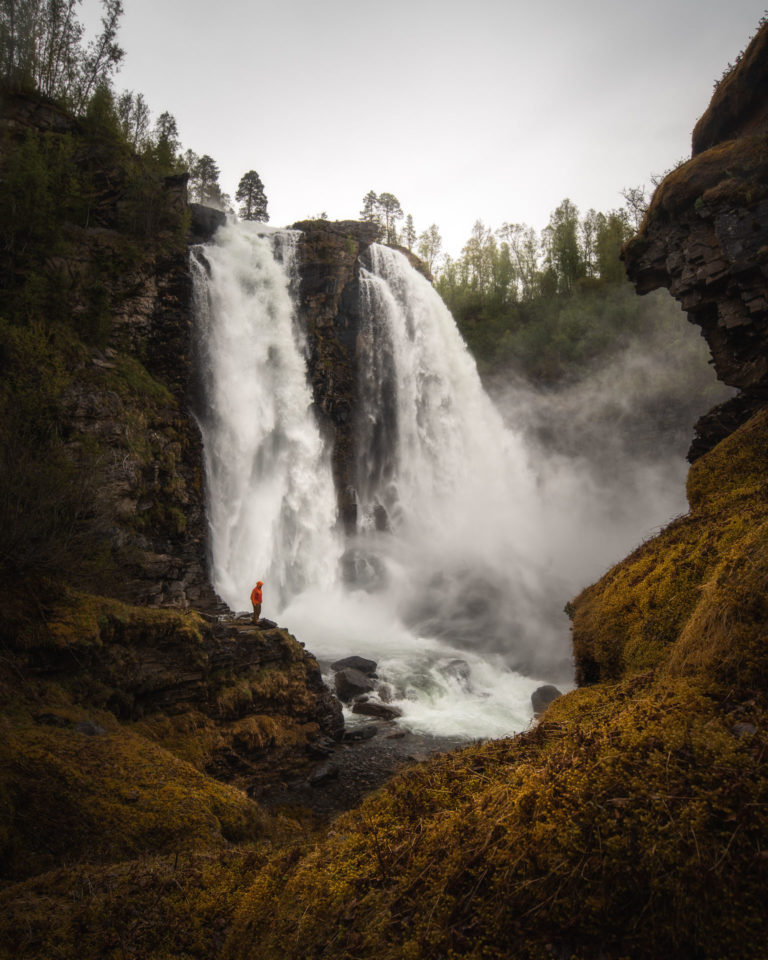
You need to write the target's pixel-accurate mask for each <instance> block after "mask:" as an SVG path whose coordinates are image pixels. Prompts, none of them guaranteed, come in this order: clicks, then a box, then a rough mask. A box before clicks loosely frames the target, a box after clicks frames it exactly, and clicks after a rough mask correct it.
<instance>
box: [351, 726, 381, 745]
mask: <svg viewBox="0 0 768 960" xmlns="http://www.w3.org/2000/svg"><path fill="white" fill-rule="evenodd" d="M378 732H379V728H378V727H377V726H376V724H375V723H366V724H365V725H361V726H359V727H350V728H349V729H348V730H345V731H344V736H343V737H342V740H343V741H344V742H345V743H355V742H357V741H358V740H370V739H371V738H372V737H375V736H376V734H377V733H378Z"/></svg>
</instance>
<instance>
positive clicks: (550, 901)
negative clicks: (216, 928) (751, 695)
mask: <svg viewBox="0 0 768 960" xmlns="http://www.w3.org/2000/svg"><path fill="white" fill-rule="evenodd" d="M751 716H752V719H753V721H754V722H755V724H756V725H757V726H758V728H759V729H760V730H764V729H765V726H764V724H765V721H766V719H768V717H766V715H765V711H764V710H762V709H757V708H755V710H754V712H753V714H752V715H751ZM732 724H733V720H732V717H731V716H730V715H729V714H728V712H727V711H724V710H723V709H722V708H720V707H719V706H718V705H717V704H716V703H715V702H713V701H712V700H710V699H708V698H707V697H705V696H702V695H701V694H700V693H699V692H698V691H697V690H696V688H695V687H693V686H691V685H689V684H687V683H685V682H681V681H675V682H667V683H665V684H663V685H662V684H658V683H657V684H652V683H650V682H649V681H648V680H647V679H646V680H644V681H633V682H626V683H624V684H622V685H620V686H617V687H612V688H604V687H603V688H594V689H588V690H580V691H577V692H576V693H574V694H572V695H570V696H568V697H565V698H563V699H562V700H559V701H557V702H556V704H554V705H553V707H552V708H550V711H549V713H548V715H547V718H546V720H545V722H543V723H542V724H541V726H540V727H539V728H538V729H537V730H536V731H534V732H532V733H530V734H526V735H524V736H521V737H518V738H516V739H514V740H511V741H503V742H498V743H491V744H486V745H484V746H481V747H472V748H470V749H468V750H466V751H463V752H460V753H457V754H454V755H451V756H448V757H444V758H442V759H440V760H438V761H435V762H433V763H431V764H428V765H423V766H421V767H419V768H417V769H414V770H410V771H409V772H407V773H405V774H402V775H400V776H399V777H398V778H396V779H395V780H394V781H393V782H392V783H391V784H390V785H389V786H388V787H387V788H386V789H385V790H383V791H382V792H381V793H379V794H378V795H377V796H375V797H373V798H371V799H370V800H368V801H366V802H365V803H364V804H363V805H362V806H361V808H360V809H359V810H358V811H355V812H353V813H350V814H348V815H346V816H345V817H343V818H342V819H341V820H339V821H337V823H336V824H335V825H334V827H333V828H332V830H331V833H330V835H329V837H328V839H327V840H326V841H325V842H323V843H321V844H318V845H316V846H314V847H312V848H310V849H308V850H307V851H305V854H304V856H303V857H302V858H301V859H300V860H299V861H298V862H295V856H289V857H285V856H280V857H278V858H276V859H275V860H274V861H273V863H272V864H271V865H270V867H269V868H268V869H266V870H264V871H263V872H262V873H261V874H260V875H259V876H258V877H257V878H256V880H255V882H254V885H253V887H252V889H251V890H250V892H249V893H248V895H247V896H246V897H245V898H244V900H243V903H242V905H241V908H240V910H239V912H238V916H237V921H236V924H235V928H234V931H233V933H232V935H231V937H230V939H229V941H228V944H227V948H226V949H225V951H224V957H226V958H227V960H245V958H250V957H252V956H253V955H255V952H256V951H257V950H258V953H257V955H258V956H259V957H260V958H263V960H272V958H278V957H279V958H281V960H289V958H299V957H302V958H307V960H308V958H314V957H318V958H319V957H324V958H345V960H352V958H359V957H369V956H370V957H373V956H375V957H377V958H381V960H395V958H397V960H400V958H403V957H411V958H414V960H416V958H418V960H428V958H438V957H439V958H444V957H459V956H461V957H467V958H478V960H479V958H481V957H483V958H487V957H495V958H502V957H503V958H508V957H510V956H515V957H519V958H529V957H530V958H533V957H547V956H551V955H552V954H553V953H554V954H555V955H565V956H571V957H579V958H585V960H586V958H591V957H595V956H598V955H601V956H604V957H629V956H632V957H639V956H690V957H692V956H697V957H721V958H730V957H733V958H737V957H738V958H741V957H744V956H755V957H757V956H760V955H762V954H761V953H760V951H761V950H762V949H763V938H764V937H765V934H766V932H768V923H767V922H766V918H765V914H764V911H763V908H762V897H763V893H762V891H763V884H764V882H765V877H764V870H761V869H760V868H759V864H760V863H762V859H761V850H762V844H763V842H764V836H765V832H764V831H765V828H766V826H768V810H767V808H766V806H765V802H766V793H767V792H768V774H767V773H766V771H765V769H764V767H763V766H762V765H761V764H760V762H759V758H760V756H761V751H762V750H764V749H765V746H766V739H765V735H764V733H760V734H757V735H755V736H753V737H751V738H742V739H739V738H738V737H737V736H735V735H734V734H733V733H732V731H731V726H732ZM756 867H757V869H756ZM257 945H258V946H257Z"/></svg>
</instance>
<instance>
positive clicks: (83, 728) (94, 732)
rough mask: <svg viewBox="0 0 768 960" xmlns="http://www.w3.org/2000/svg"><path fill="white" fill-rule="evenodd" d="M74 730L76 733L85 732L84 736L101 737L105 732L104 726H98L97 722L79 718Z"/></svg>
mask: <svg viewBox="0 0 768 960" xmlns="http://www.w3.org/2000/svg"><path fill="white" fill-rule="evenodd" d="M75 730H76V731H77V733H83V734H85V736H86V737H103V736H106V733H107V731H106V730H105V729H104V727H100V726H99V725H98V724H97V723H91V721H90V720H81V721H80V723H76V724H75Z"/></svg>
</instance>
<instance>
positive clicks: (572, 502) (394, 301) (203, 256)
mask: <svg viewBox="0 0 768 960" xmlns="http://www.w3.org/2000/svg"><path fill="white" fill-rule="evenodd" d="M297 236H298V235H297V234H296V233H294V232H291V231H269V230H268V229H265V228H264V227H263V225H255V224H248V223H241V224H228V225H227V226H226V227H224V228H223V229H221V230H220V231H219V232H218V234H217V237H216V242H215V244H210V245H206V246H205V247H204V248H197V249H196V251H195V252H194V253H193V270H194V276H195V291H196V294H195V296H196V317H197V333H198V343H199V347H198V351H199V360H200V364H199V366H200V376H201V380H202V392H203V396H204V400H203V402H202V404H201V410H200V413H199V421H200V425H201V429H202V433H203V441H204V449H205V469H206V484H207V509H208V519H209V525H210V544H211V577H212V581H213V585H214V587H215V588H216V590H217V591H218V592H219V593H220V595H221V596H222V597H223V598H224V599H225V600H226V601H227V603H229V605H230V606H232V607H234V608H237V609H244V608H247V606H248V596H249V593H250V589H251V587H252V585H253V583H254V582H255V581H256V579H262V580H264V581H265V606H264V612H265V614H266V615H267V616H272V617H274V618H276V619H279V621H280V623H281V625H283V626H285V627H287V628H288V629H290V630H291V631H292V632H294V633H295V634H296V635H297V636H298V637H299V638H301V639H302V640H303V641H304V642H305V643H306V644H307V647H308V648H309V649H310V650H311V651H312V652H313V653H314V654H315V655H316V656H318V657H319V658H320V660H321V663H330V662H331V661H332V660H334V659H336V658H339V657H343V656H348V655H351V654H358V655H362V656H367V657H371V658H373V659H375V660H376V661H377V662H378V674H379V676H380V678H382V681H383V682H384V683H385V684H386V685H387V688H388V696H389V698H390V699H391V700H392V701H393V702H394V703H395V704H396V705H397V706H398V707H400V708H401V709H402V711H403V720H402V723H404V724H405V725H406V726H408V727H410V728H411V729H414V730H418V731H421V732H428V733H430V732H431V733H440V734H444V735H456V736H466V737H485V736H502V735H505V734H508V733H511V732H514V731H516V730H520V729H522V728H524V727H525V726H526V725H527V724H528V722H529V721H530V717H531V706H530V694H531V692H532V691H533V690H534V689H535V687H536V686H537V684H538V683H539V682H540V680H537V679H534V678H536V677H538V678H541V680H546V681H554V682H556V683H558V685H561V686H567V685H568V683H569V681H570V676H571V658H570V641H569V635H568V623H567V618H566V617H565V615H564V613H563V606H564V604H565V602H566V601H567V600H568V599H569V598H570V597H572V596H573V595H574V594H575V593H576V592H577V591H578V589H580V587H581V586H583V585H584V584H585V583H587V582H589V581H590V580H591V579H593V578H594V577H595V576H596V575H598V574H599V573H600V571H601V570H602V569H605V568H606V567H607V566H608V564H609V563H610V562H612V561H615V560H616V559H619V558H620V557H621V556H622V555H623V554H624V553H625V552H626V550H627V548H628V547H631V546H632V545H633V544H634V543H637V542H638V540H639V539H640V536H641V535H642V534H643V533H645V532H646V531H648V529H649V528H650V527H651V525H652V524H653V523H657V522H659V521H660V520H664V519H666V518H667V517H669V516H672V515H674V514H675V513H677V512H679V511H680V509H682V508H683V507H684V498H683V495H682V483H681V482H680V478H681V477H682V476H683V474H684V465H683V463H682V457H681V458H680V465H679V466H675V467H674V470H676V471H677V473H675V472H674V471H673V472H671V473H670V472H668V471H667V472H665V471H664V470H662V471H660V472H656V467H655V466H654V465H653V464H651V465H650V466H648V465H646V467H642V465H641V468H638V470H637V477H638V479H637V482H636V484H635V486H634V488H632V489H633V492H632V493H631V494H630V495H629V497H628V496H627V490H626V489H622V490H621V491H619V490H618V486H617V485H614V486H617V489H616V490H613V489H611V490H608V491H607V492H606V488H605V487H600V486H599V485H598V484H597V483H596V482H595V479H594V476H593V474H592V473H590V471H589V469H586V468H585V467H584V466H583V464H582V463H580V461H579V460H578V459H577V458H565V457H562V456H556V455H549V456H546V455H543V454H542V451H541V449H540V448H534V447H533V446H532V445H531V443H530V442H529V441H527V440H526V439H525V433H524V429H523V427H521V426H516V427H514V428H511V427H510V426H509V424H508V423H505V422H504V421H503V419H502V417H501V415H500V413H499V411H498V410H497V409H496V408H495V406H494V404H493V403H492V402H491V400H490V399H489V397H488V396H487V394H486V393H485V391H484V389H483V387H482V385H481V382H480V379H479V376H478V373H477V369H476V366H475V363H474V360H473V359H472V357H471V356H470V354H469V352H468V350H467V348H466V346H465V344H464V342H463V341H462V339H461V337H460V335H459V333H458V330H457V328H456V325H455V322H454V320H453V318H452V316H451V315H450V313H449V312H448V310H447V308H446V307H445V305H444V304H443V302H442V300H441V299H440V297H439V296H438V295H437V293H436V292H435V290H434V289H433V287H432V285H431V284H430V283H429V282H428V281H427V280H426V279H425V278H424V277H423V276H421V274H419V273H418V272H417V271H416V270H414V269H413V267H412V266H411V265H410V263H409V262H408V260H407V259H406V258H405V257H404V256H403V255H402V254H401V253H399V252H397V251H395V250H391V249H389V248H387V247H383V246H380V245H376V244H374V245H373V246H371V247H370V248H369V250H368V252H367V254H366V255H365V258H364V259H365V263H364V264H363V265H361V269H360V284H359V286H360V304H359V307H360V310H359V315H360V318H361V319H360V329H359V331H358V335H357V339H356V362H357V366H358V370H359V382H358V403H357V408H356V410H355V412H354V416H355V421H354V430H355V451H356V453H355V456H356V462H355V463H354V471H355V494H356V498H357V508H358V509H357V516H358V524H357V532H356V533H355V534H354V536H352V537H347V538H346V539H344V540H343V541H342V537H341V535H340V534H339V533H338V524H337V518H336V498H335V492H334V489H333V481H332V475H331V467H330V462H329V450H328V449H327V446H326V444H325V443H324V442H323V439H322V437H321V434H320V430H319V427H318V424H317V422H316V420H315V417H314V414H313V408H312V394H311V390H310V387H309V385H308V382H307V373H306V346H305V342H304V334H303V332H302V330H301V329H300V325H299V324H298V322H297V316H296V309H295V305H294V298H293V292H294V287H295V286H296V285H297V277H296V276H295V272H296V264H295V250H296V243H297ZM626 466H627V468H628V469H630V470H634V466H633V465H632V464H631V463H629V464H627V465H626ZM628 475H629V474H628V470H627V469H625V471H624V474H623V476H624V478H626V477H627V476H628ZM626 482H627V481H626V479H622V481H621V484H625V483H626ZM627 500H628V503H629V506H628V507H625V506H624V501H627ZM596 530H597V531H599V535H598V536H595V535H594V534H595V531H596Z"/></svg>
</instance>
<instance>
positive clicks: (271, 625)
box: [256, 617, 277, 630]
mask: <svg viewBox="0 0 768 960" xmlns="http://www.w3.org/2000/svg"><path fill="white" fill-rule="evenodd" d="M256 626H257V627H258V628H259V630H274V629H275V627H277V624H276V623H275V621H274V620H267V618H266V617H262V618H261V620H259V622H258V623H257V624H256Z"/></svg>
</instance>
